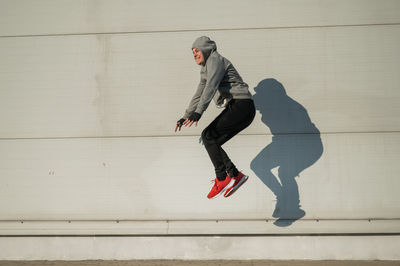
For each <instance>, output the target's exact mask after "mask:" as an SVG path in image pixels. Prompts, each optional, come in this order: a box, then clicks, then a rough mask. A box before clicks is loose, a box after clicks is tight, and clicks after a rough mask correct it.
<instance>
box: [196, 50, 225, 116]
mask: <svg viewBox="0 0 400 266" xmlns="http://www.w3.org/2000/svg"><path fill="white" fill-rule="evenodd" d="M208 60H209V61H207V83H206V84H205V87H204V90H203V93H202V94H201V97H200V99H199V102H198V104H197V107H196V109H195V113H198V114H200V115H202V114H203V112H204V111H205V110H206V109H207V107H208V105H209V104H210V102H211V100H212V99H213V97H214V95H215V93H216V92H217V89H218V87H219V83H220V82H221V80H222V79H223V77H224V75H225V66H224V62H223V61H222V60H219V58H216V57H210V58H208Z"/></svg>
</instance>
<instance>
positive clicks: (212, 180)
mask: <svg viewBox="0 0 400 266" xmlns="http://www.w3.org/2000/svg"><path fill="white" fill-rule="evenodd" d="M218 182H219V181H218V179H217V178H214V179H211V184H213V183H214V184H213V187H214V186H215V187H217V188H218Z"/></svg>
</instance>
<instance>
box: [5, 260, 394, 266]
mask: <svg viewBox="0 0 400 266" xmlns="http://www.w3.org/2000/svg"><path fill="white" fill-rule="evenodd" d="M50 265H51V266H186V265H190V266H206V265H207V266H208V265H213V266H214V265H215V266H286V265H287V266H294V265H296V266H322V265H323V266H339V265H340V266H350V265H351V266H396V265H399V266H400V261H348V260H347V261H308V260H293V261H271V260H247V261H245V260H232V261H231V260H209V261H204V260H203V261H189V260H184V261H182V260H135V261H116V260H114V261H105V260H92V261H0V266H50Z"/></svg>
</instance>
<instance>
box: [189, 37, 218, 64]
mask: <svg viewBox="0 0 400 266" xmlns="http://www.w3.org/2000/svg"><path fill="white" fill-rule="evenodd" d="M193 48H197V49H199V50H200V51H201V53H202V54H203V56H204V62H207V58H208V57H209V56H210V54H211V53H212V52H214V51H216V50H217V44H216V43H215V42H214V41H213V40H211V39H210V38H209V37H207V36H201V37H199V38H197V39H196V40H195V41H194V43H193V45H192V49H193Z"/></svg>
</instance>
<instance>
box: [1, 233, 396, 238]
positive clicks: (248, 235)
mask: <svg viewBox="0 0 400 266" xmlns="http://www.w3.org/2000/svg"><path fill="white" fill-rule="evenodd" d="M399 235H400V233H287V234H282V233H276V234H273V233H269V234H265V233H260V234H257V233H255V234H248V233H247V234H239V233H238V234H70V235H68V234H37V235H36V234H21V235H15V234H13V235H12V234H10V235H1V234H0V238H1V237H291V236H314V237H315V236H399Z"/></svg>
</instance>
